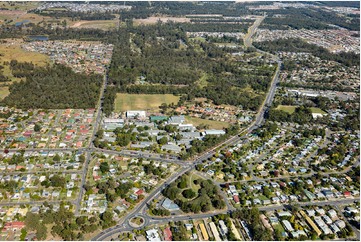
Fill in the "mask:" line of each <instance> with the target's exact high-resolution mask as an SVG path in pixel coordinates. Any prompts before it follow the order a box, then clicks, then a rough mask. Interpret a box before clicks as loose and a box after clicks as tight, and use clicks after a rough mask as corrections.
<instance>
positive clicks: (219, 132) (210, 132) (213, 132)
mask: <svg viewBox="0 0 361 242" xmlns="http://www.w3.org/2000/svg"><path fill="white" fill-rule="evenodd" d="M224 134H226V131H224V130H217V129H207V130H205V131H203V132H202V135H203V136H206V135H224Z"/></svg>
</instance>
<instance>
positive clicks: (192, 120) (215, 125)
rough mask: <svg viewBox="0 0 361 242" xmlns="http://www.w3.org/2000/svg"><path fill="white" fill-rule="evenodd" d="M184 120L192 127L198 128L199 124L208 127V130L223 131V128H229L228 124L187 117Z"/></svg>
mask: <svg viewBox="0 0 361 242" xmlns="http://www.w3.org/2000/svg"><path fill="white" fill-rule="evenodd" d="M185 118H186V122H187V123H191V124H193V125H194V126H198V125H200V124H205V125H209V128H210V129H223V128H228V127H229V123H227V122H221V121H214V120H208V119H202V118H195V117H189V116H186V117H185Z"/></svg>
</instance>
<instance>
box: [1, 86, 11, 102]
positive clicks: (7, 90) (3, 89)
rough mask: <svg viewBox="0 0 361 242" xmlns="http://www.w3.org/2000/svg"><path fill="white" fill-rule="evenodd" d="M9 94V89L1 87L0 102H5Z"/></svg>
mask: <svg viewBox="0 0 361 242" xmlns="http://www.w3.org/2000/svg"><path fill="white" fill-rule="evenodd" d="M9 93H10V92H9V87H0V100H3V99H4V97H6V96H7V95H9Z"/></svg>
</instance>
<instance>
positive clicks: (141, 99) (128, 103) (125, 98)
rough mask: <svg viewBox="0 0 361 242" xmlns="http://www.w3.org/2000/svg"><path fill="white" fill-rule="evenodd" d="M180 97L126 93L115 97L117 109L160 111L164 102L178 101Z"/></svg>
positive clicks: (118, 110) (120, 110) (122, 110)
mask: <svg viewBox="0 0 361 242" xmlns="http://www.w3.org/2000/svg"><path fill="white" fill-rule="evenodd" d="M178 101H179V97H177V96H174V95H173V94H125V93H118V94H117V98H116V99H115V111H116V112H124V111H127V110H146V111H158V110H159V106H160V105H161V104H162V103H167V104H170V103H177V102H178Z"/></svg>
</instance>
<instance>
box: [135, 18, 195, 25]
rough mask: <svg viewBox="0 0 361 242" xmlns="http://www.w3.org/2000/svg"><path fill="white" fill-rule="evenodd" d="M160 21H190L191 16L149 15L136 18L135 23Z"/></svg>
mask: <svg viewBox="0 0 361 242" xmlns="http://www.w3.org/2000/svg"><path fill="white" fill-rule="evenodd" d="M158 21H161V22H165V23H166V22H168V21H172V22H176V23H187V22H190V19H189V18H177V17H149V18H144V19H134V24H136V25H139V24H156V23H157V22H158Z"/></svg>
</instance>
